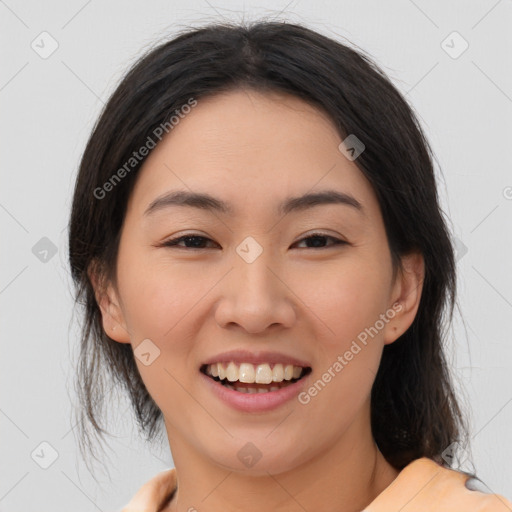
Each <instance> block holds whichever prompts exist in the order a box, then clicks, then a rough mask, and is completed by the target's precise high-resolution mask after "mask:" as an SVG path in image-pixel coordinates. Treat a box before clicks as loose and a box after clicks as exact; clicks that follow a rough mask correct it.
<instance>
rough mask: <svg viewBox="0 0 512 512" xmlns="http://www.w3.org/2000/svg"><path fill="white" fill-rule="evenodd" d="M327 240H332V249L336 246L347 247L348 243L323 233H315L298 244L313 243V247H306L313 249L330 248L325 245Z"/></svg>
mask: <svg viewBox="0 0 512 512" xmlns="http://www.w3.org/2000/svg"><path fill="white" fill-rule="evenodd" d="M325 240H331V241H332V242H333V243H332V244H331V245H330V247H333V246H335V245H347V244H348V242H345V241H344V240H340V239H339V238H335V237H334V236H330V235H325V234H323V233H313V234H311V235H309V236H307V237H305V238H303V239H302V240H299V242H297V243H301V242H306V243H308V242H311V243H312V244H313V245H312V247H306V248H312V249H323V248H324V247H329V246H326V245H325Z"/></svg>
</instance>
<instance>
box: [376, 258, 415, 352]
mask: <svg viewBox="0 0 512 512" xmlns="http://www.w3.org/2000/svg"><path fill="white" fill-rule="evenodd" d="M401 260H402V268H401V269H399V270H398V271H397V274H396V278H395V282H394V283H393V290H392V293H391V302H390V309H389V310H388V311H390V312H391V311H394V312H395V315H394V316H393V317H391V315H389V317H390V318H391V320H390V321H389V322H388V323H387V324H386V329H385V333H384V344H385V345H388V344H390V343H393V342H394V341H395V340H397V339H398V338H399V337H400V336H401V335H402V334H403V333H404V332H405V331H407V329H408V328H409V327H410V326H411V324H412V323H413V321H414V318H415V317H416V313H417V311H418V307H419V304H420V299H421V292H422V290H423V281H424V279H425V262H424V259H423V255H422V254H421V252H417V251H414V252H411V253H409V254H407V255H405V256H403V257H402V258H401Z"/></svg>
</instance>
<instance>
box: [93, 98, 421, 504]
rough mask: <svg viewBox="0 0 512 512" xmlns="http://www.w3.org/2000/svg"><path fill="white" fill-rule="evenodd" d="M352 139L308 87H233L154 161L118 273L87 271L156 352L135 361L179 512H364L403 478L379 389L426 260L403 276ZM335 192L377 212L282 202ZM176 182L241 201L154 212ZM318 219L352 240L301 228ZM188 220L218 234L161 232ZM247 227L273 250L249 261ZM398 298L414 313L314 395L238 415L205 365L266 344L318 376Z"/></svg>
mask: <svg viewBox="0 0 512 512" xmlns="http://www.w3.org/2000/svg"><path fill="white" fill-rule="evenodd" d="M341 142H342V138H340V135H339V134H338V133H337V131H336V129H335V127H334V125H333V123H332V122H331V121H330V119H329V118H328V117H327V115H325V114H324V113H322V112H321V111H319V110H317V109H316V108H314V107H312V106H310V105H309V104H307V103H305V102H303V101H302V100H300V99H298V98H296V97H293V96H289V95H285V94H276V93H272V94H269V93H265V94H262V93H258V92H254V91H250V90H237V91H232V92H228V93H223V94H222V95H216V96H214V97H210V98H207V99H200V100H199V101H198V105H197V106H196V107H195V108H194V109H193V110H192V112H191V113H190V114H188V115H187V116H186V117H185V118H184V119H182V120H181V121H180V123H179V124H178V125H177V126H175V127H174V129H173V130H172V131H171V132H170V133H169V135H167V136H166V138H164V139H163V140H162V142H161V143H160V144H159V145H158V146H157V147H156V148H155V149H154V150H153V151H152V152H151V154H150V155H149V157H148V158H147V160H146V161H145V163H144V165H143V168H142V169H141V171H140V174H139V176H138V180H137V183H136V185H135V188H134V190H133V192H132V195H131V197H130V200H129V204H128V209H127V212H126V217H125V219H124V224H123V228H122V234H121V240H120V247H119V255H118V262H117V263H118V266H117V273H116V281H117V282H116V283H113V282H112V283H107V286H106V287H105V288H100V287H99V286H98V285H97V283H98V282H99V281H100V280H99V277H98V276H96V275H94V274H92V275H91V279H92V280H93V282H94V285H95V288H96V292H97V300H98V303H99V304H100V308H101V311H102V315H103V326H104V329H105V331H106V333H107V334H108V335H109V336H110V337H111V338H112V339H114V340H115V341H117V342H119V343H131V344H132V345H133V347H134V349H135V348H136V347H137V346H138V345H139V344H140V343H141V341H142V340H144V339H150V340H151V341H152V342H153V343H154V344H155V345H156V346H158V348H159V350H160V356H159V357H158V358H157V359H155V360H154V362H153V363H152V364H150V365H149V366H145V365H144V364H142V363H141V362H140V361H139V360H138V359H136V362H137V365H138V369H139V371H140V374H141V376H142V378H143V380H144V383H145V385H146V387H147V389H148V391H149V393H150V394H151V396H152V397H153V399H154V400H155V402H156V403H157V405H158V406H159V408H160V409H161V411H162V413H163V414H164V418H165V427H166V431H167V435H168V439H169V444H170V447H171V452H172V456H173V460H174V463H175V466H176V471H177V476H178V491H177V492H176V493H175V495H174V497H173V499H172V500H171V502H170V503H168V504H167V505H166V507H165V510H166V511H177V510H179V511H187V510H189V509H190V508H191V507H194V508H195V509H197V510H201V509H206V508H207V509H208V510H209V511H231V510H241V509H243V510H246V511H253V510H254V511H261V510H275V511H285V510H286V511H303V510H315V509H318V508H320V509H321V510H323V511H331V510H332V511H334V510H338V511H339V510H344V511H356V510H357V511H360V510H362V509H363V508H364V507H365V506H366V505H368V504H369V503H370V502H371V501H372V500H373V499H374V498H375V497H376V496H377V495H378V494H380V493H381V492H382V491H383V490H384V489H385V488H386V487H387V486H388V485H389V484H390V483H391V482H392V481H393V480H394V479H395V478H396V476H397V475H398V471H397V470H396V469H394V468H393V467H392V466H391V465H390V464H389V463H388V462H387V461H386V460H385V459H384V457H383V456H382V454H381V453H380V451H379V450H378V448H377V446H376V444H375V442H374V439H373V437H372V433H371V428H370V392H371V387H372V384H373V381H374V379H375V375H376V373H377V370H378V367H379V362H380V359H381V355H382V350H383V348H384V345H386V344H389V343H393V342H394V341H395V340H396V339H397V338H398V337H399V336H400V335H401V334H402V333H404V332H405V331H406V330H407V329H408V327H409V326H410V325H411V323H412V321H413V320H414V317H415V315H416V312H417V308H418V305H419V300H420V296H421V289H422V286H421V284H422V280H423V275H424V263H423V258H422V256H421V255H420V254H417V253H411V254H409V255H406V256H404V257H403V259H402V265H403V271H401V272H398V273H397V274H396V277H395V278H394V279H393V268H392V265H391V255H390V251H389V246H388V242H387V238H386V233H385V228H384V224H383V220H382V216H381V213H380V209H379V205H378V201H377V198H376V196H375V193H374V191H373V189H372V187H371V185H370V184H369V182H368V181H367V180H366V178H365V177H364V175H363V174H362V172H361V171H360V170H359V168H358V167H357V166H356V163H355V162H351V161H349V160H348V159H347V158H346V157H345V156H344V155H343V154H342V153H341V152H340V151H339V149H338V145H339V144H340V143H341ZM324 189H335V190H338V191H340V192H344V193H348V194H350V195H352V196H353V197H355V198H356V199H357V200H358V201H359V202H360V203H361V204H362V206H363V213H360V212H359V211H358V210H356V209H355V208H352V207H350V206H347V205H342V204H329V205H325V204H324V205H316V206H313V207H311V208H307V209H305V210H303V211H296V212H290V213H288V214H287V215H282V214H278V213H277V212H276V206H277V205H278V204H279V203H280V202H281V201H283V200H284V199H285V198H288V197H290V196H299V195H302V194H304V193H306V192H316V191H319V190H324ZM172 190H185V191H194V192H206V193H209V194H211V195H213V196H215V197H217V198H220V199H222V200H224V201H227V202H229V203H230V204H231V205H232V208H233V209H234V211H235V215H229V214H224V213H220V212H212V211H207V210H201V209H198V208H194V207H190V206H171V207H169V208H167V209H162V210H159V211H158V212H155V213H154V214H153V215H149V216H148V215H144V212H145V210H146V208H147V207H148V206H149V205H150V204H151V203H152V201H153V200H155V199H156V198H157V197H159V196H161V195H162V194H164V193H166V192H169V191H172ZM317 232H320V233H322V234H323V235H324V236H333V237H335V238H336V239H340V240H344V241H346V242H347V244H346V245H335V244H334V242H333V241H332V240H331V239H329V238H325V239H322V240H323V242H322V243H323V245H324V246H323V247H322V246H320V247H315V245H314V244H311V243H308V242H307V241H304V238H305V237H306V236H308V235H310V234H312V233H317ZM185 234H187V235H191V234H197V235H198V236H203V237H206V238H207V239H209V240H211V241H203V242H204V245H201V246H200V247H202V248H200V249H194V245H193V244H190V243H188V245H187V244H186V243H185V242H181V243H180V246H181V247H165V246H164V247H162V246H161V243H162V242H165V241H166V240H169V239H170V238H174V237H177V236H182V235H185ZM247 236H251V237H253V238H254V239H255V240H256V241H257V242H258V243H259V244H260V246H261V247H262V249H263V252H262V253H261V255H260V256H259V257H258V258H257V259H256V260H255V261H253V262H252V263H250V264H249V263H247V262H246V261H245V260H244V259H242V258H241V257H240V256H239V255H238V253H237V252H236V248H237V246H238V245H239V244H240V243H241V242H242V241H243V240H244V239H245V238H246V237H247ZM187 247H188V248H187ZM196 247H197V244H196ZM393 304H395V305H396V304H399V305H400V311H399V312H397V313H396V314H395V315H394V317H393V318H392V319H390V320H389V321H388V322H387V323H385V326H384V328H382V329H381V330H380V331H379V332H378V334H377V335H376V336H374V337H373V338H370V341H369V342H368V344H367V345H366V346H364V348H363V349H362V350H361V351H360V352H359V353H358V354H357V355H356V356H354V358H353V359H352V360H351V361H350V362H349V363H348V364H347V365H346V366H345V367H344V368H343V370H342V371H341V372H340V373H338V374H336V377H335V378H333V379H332V380H331V381H330V382H329V383H328V384H327V385H326V386H325V387H324V388H323V389H322V391H321V392H319V393H318V394H317V396H315V397H313V398H311V400H310V402H309V403H307V404H305V405H303V404H301V403H299V402H298V400H296V399H292V400H291V401H289V402H287V403H285V404H284V405H282V406H280V407H278V408H277V409H275V410H272V411H268V412H260V413H247V412H239V411H237V410H234V409H232V408H231V407H229V406H228V405H226V404H225V403H224V402H222V401H220V399H218V398H217V397H216V396H215V395H213V394H212V392H211V391H210V390H209V388H208V387H207V386H206V385H205V384H204V383H203V382H202V380H201V379H200V374H199V368H200V366H201V364H202V363H203V362H204V361H205V360H206V359H207V358H209V357H211V356H213V355H217V354H219V353H221V352H224V351H227V350H232V349H246V350H249V351H252V352H258V351H262V350H263V351H264V350H269V351H278V352H281V353H284V354H286V355H289V356H294V357H297V358H300V359H302V360H305V361H307V362H309V364H310V366H311V367H312V373H311V374H310V375H309V376H308V377H307V378H306V379H307V380H308V384H307V386H306V389H307V387H309V386H311V385H312V384H313V383H314V382H315V381H317V380H318V379H319V378H321V376H322V374H323V373H324V372H326V371H327V370H328V368H330V367H332V365H333V363H334V362H335V361H336V360H337V358H338V356H339V355H343V354H344V353H345V352H346V351H347V350H348V349H349V347H350V346H351V343H352V341H353V340H355V339H356V338H357V335H358V334H359V333H360V332H362V331H364V329H365V328H368V327H370V326H373V325H374V324H375V322H376V320H378V319H379V315H381V314H383V313H385V312H386V311H388V310H390V309H392V306H393ZM247 442H251V443H253V444H254V445H255V446H256V447H257V449H258V450H259V452H260V453H261V459H260V460H259V461H258V462H257V464H255V465H254V466H253V467H251V468H247V467H245V466H244V465H243V464H242V463H241V461H240V460H239V458H238V457H237V453H238V451H239V450H240V449H241V448H242V447H243V446H244V445H245V444H246V443H247Z"/></svg>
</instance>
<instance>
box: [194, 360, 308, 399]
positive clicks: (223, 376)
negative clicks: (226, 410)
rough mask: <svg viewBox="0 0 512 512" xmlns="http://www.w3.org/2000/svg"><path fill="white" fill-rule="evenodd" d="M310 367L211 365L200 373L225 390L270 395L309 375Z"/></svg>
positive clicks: (266, 364)
mask: <svg viewBox="0 0 512 512" xmlns="http://www.w3.org/2000/svg"><path fill="white" fill-rule="evenodd" d="M310 371H311V368H310V367H302V366H296V365H292V364H281V363H262V364H257V365H256V364H252V363H246V362H244V363H235V362H234V361H230V362H229V363H213V364H207V365H203V366H202V367H201V372H202V373H204V374H205V375H207V376H208V377H210V378H211V379H212V380H214V381H216V382H218V383H220V384H222V386H224V387H225V388H227V389H230V390H233V391H237V392H239V393H249V394H253V393H270V392H275V391H279V390H280V389H283V388H285V387H287V386H290V385H292V384H294V383H296V382H297V381H299V380H300V379H301V378H303V377H304V376H306V375H307V374H309V373H310Z"/></svg>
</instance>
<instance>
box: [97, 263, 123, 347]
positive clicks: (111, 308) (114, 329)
mask: <svg viewBox="0 0 512 512" xmlns="http://www.w3.org/2000/svg"><path fill="white" fill-rule="evenodd" d="M88 275H89V279H90V281H91V285H92V287H93V289H94V295H95V297H96V303H97V304H98V307H99V309H100V312H101V320H102V324H103V330H104V331H105V334H106V335H107V336H108V337H109V338H111V339H113V340H114V341H117V342H119V343H130V335H129V333H128V330H127V328H126V324H125V321H124V316H123V313H122V310H121V308H120V306H119V301H118V298H117V293H116V291H115V290H114V287H113V286H112V284H111V283H108V284H106V285H105V284H104V283H102V279H101V278H100V274H99V273H98V272H94V271H92V270H91V271H89V272H88Z"/></svg>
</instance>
